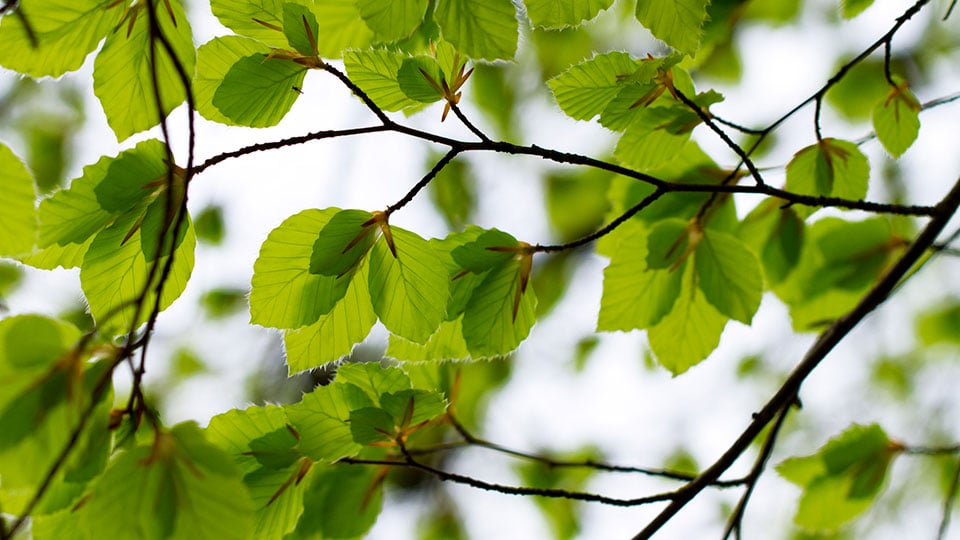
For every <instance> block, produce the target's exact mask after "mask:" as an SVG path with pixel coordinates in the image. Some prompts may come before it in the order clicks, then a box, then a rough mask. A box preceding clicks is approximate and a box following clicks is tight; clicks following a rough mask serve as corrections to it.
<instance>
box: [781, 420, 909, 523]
mask: <svg viewBox="0 0 960 540" xmlns="http://www.w3.org/2000/svg"><path fill="white" fill-rule="evenodd" d="M899 451H900V447H899V446H898V445H897V444H896V443H894V442H891V441H890V440H889V439H888V438H887V435H886V433H884V431H883V429H881V428H880V426H878V425H876V424H873V425H870V426H859V425H853V426H851V427H850V428H848V429H847V430H846V431H844V432H843V433H842V434H840V435H838V436H837V437H835V438H833V439H831V440H830V441H829V442H827V444H826V445H824V446H823V447H822V448H821V449H820V450H819V451H818V452H817V453H816V454H814V455H812V456H807V457H795V458H790V459H787V460H786V461H784V462H783V463H781V464H780V465H778V466H777V472H779V473H780V475H781V476H783V477H784V478H786V479H787V480H789V481H790V482H793V483H794V484H797V485H798V486H800V487H802V488H803V495H802V497H801V498H800V504H799V506H798V508H797V514H796V516H795V518H794V521H795V522H796V523H797V525H800V526H801V527H804V528H807V529H813V530H836V529H838V528H839V527H840V526H842V525H843V524H845V523H847V522H848V521H850V520H852V519H853V518H855V517H857V516H858V515H859V514H861V513H862V512H863V511H864V510H866V509H867V508H869V507H870V505H871V504H872V503H873V500H874V499H875V498H876V496H877V495H878V494H879V493H880V491H881V490H882V488H883V483H884V479H885V478H886V472H887V469H888V468H889V467H890V464H891V462H892V461H893V458H894V457H896V456H897V455H898V453H899Z"/></svg>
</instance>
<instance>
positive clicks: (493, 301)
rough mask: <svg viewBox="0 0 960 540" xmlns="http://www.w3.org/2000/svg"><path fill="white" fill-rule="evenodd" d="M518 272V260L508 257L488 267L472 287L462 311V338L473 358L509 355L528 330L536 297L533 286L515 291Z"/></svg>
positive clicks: (519, 267)
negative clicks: (478, 281) (477, 282)
mask: <svg viewBox="0 0 960 540" xmlns="http://www.w3.org/2000/svg"><path fill="white" fill-rule="evenodd" d="M521 272H522V267H521V264H520V261H517V260H515V259H511V260H509V261H507V262H506V263H505V264H501V265H499V266H497V267H494V268H493V269H491V270H489V271H488V273H487V274H486V276H485V277H484V279H483V281H482V282H480V284H479V285H477V287H476V288H475V289H474V290H473V293H472V295H471V296H470V301H469V302H467V305H466V308H465V310H464V314H463V339H464V341H465V342H466V344H467V348H468V349H469V350H470V354H471V355H472V356H473V357H474V358H484V357H490V356H501V355H505V354H508V353H510V352H512V351H513V350H514V349H516V348H517V347H518V346H519V345H520V342H522V341H523V340H524V339H526V337H527V335H528V334H529V333H530V329H531V328H532V327H533V323H534V321H535V320H536V306H537V298H536V295H535V294H534V292H533V287H527V289H526V290H525V291H522V292H521V291H519V290H518V289H519V288H520V287H521V284H520V281H521V280H520V277H521V276H520V274H521ZM518 295H519V303H517V297H518ZM514 306H516V308H515V307H514ZM515 309H516V311H514V310H515Z"/></svg>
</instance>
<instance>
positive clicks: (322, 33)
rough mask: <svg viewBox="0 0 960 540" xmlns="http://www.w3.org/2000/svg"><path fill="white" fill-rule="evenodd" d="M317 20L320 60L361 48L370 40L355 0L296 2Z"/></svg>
mask: <svg viewBox="0 0 960 540" xmlns="http://www.w3.org/2000/svg"><path fill="white" fill-rule="evenodd" d="M298 1H299V2H305V4H306V5H307V6H310V8H311V10H312V11H313V13H314V15H316V17H317V23H318V25H319V26H318V29H317V46H318V49H319V53H320V56H321V57H323V58H340V57H342V56H343V52H344V51H346V50H348V49H361V48H364V47H366V46H367V45H369V44H370V42H371V41H373V32H372V31H371V30H370V28H369V27H368V26H367V25H366V23H365V22H364V21H363V19H362V18H360V12H359V10H358V9H357V3H356V0H319V1H316V0H298Z"/></svg>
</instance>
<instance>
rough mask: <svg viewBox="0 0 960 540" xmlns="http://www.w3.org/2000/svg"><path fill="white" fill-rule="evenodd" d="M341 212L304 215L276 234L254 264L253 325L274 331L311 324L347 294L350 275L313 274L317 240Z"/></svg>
mask: <svg viewBox="0 0 960 540" xmlns="http://www.w3.org/2000/svg"><path fill="white" fill-rule="evenodd" d="M338 211H339V208H327V209H325V210H304V211H302V212H300V213H298V214H295V215H293V216H290V217H289V218H287V219H286V220H284V221H283V223H281V224H280V226H279V227H277V228H276V229H274V230H273V231H271V232H270V234H269V235H268V236H267V239H266V240H265V241H264V242H263V245H262V246H261V247H260V256H259V257H258V258H257V260H256V262H255V263H254V264H253V279H252V280H251V288H250V322H252V323H254V324H259V325H263V326H269V327H272V328H283V329H295V328H301V327H304V326H308V325H311V324H313V323H315V322H317V321H318V320H320V317H321V316H322V315H325V314H327V313H330V311H331V310H333V308H334V307H335V306H336V305H337V301H339V300H340V299H341V298H343V296H344V295H345V294H346V292H347V288H348V287H349V285H350V279H349V278H348V277H347V276H344V277H342V278H337V277H336V276H324V275H320V274H312V273H310V260H311V257H312V256H313V246H314V243H315V242H316V240H317V235H318V234H319V232H320V231H321V230H322V229H323V227H324V226H325V225H326V224H327V223H328V222H329V221H330V219H331V218H332V217H333V216H334V215H336V213H337V212H338Z"/></svg>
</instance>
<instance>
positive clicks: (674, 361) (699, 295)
mask: <svg viewBox="0 0 960 540" xmlns="http://www.w3.org/2000/svg"><path fill="white" fill-rule="evenodd" d="M693 272H694V270H693V266H692V265H687V269H686V273H685V275H684V276H683V283H682V288H681V289H680V295H679V296H678V297H677V300H676V301H675V302H674V304H673V309H671V310H670V313H668V314H667V316H666V317H664V318H663V319H661V320H660V322H659V323H657V325H656V326H654V327H652V328H650V330H648V332H647V337H648V339H649V340H650V348H651V349H653V353H654V354H655V355H656V357H657V362H658V363H659V364H660V365H661V366H663V367H665V368H667V369H668V370H669V371H670V372H671V373H673V374H674V375H680V374H681V373H683V372H685V371H686V370H688V369H690V368H691V367H693V366H695V365H697V364H699V363H700V362H701V361H703V360H704V359H705V358H706V357H707V356H709V355H710V353H711V352H713V350H714V349H716V348H717V345H718V344H719V343H720V335H721V334H722V333H723V328H724V326H726V324H727V318H726V317H724V316H723V315H722V314H721V313H720V312H718V311H717V310H716V308H714V307H713V306H712V305H710V302H708V301H707V299H706V297H705V296H704V295H703V291H701V290H700V288H699V287H697V286H696V285H695V284H694V281H695V280H694V274H693Z"/></svg>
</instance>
